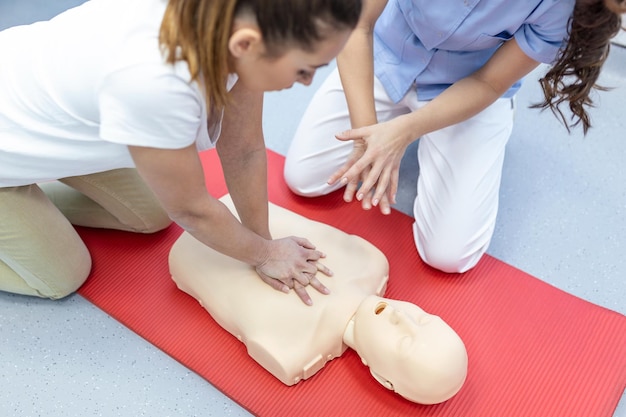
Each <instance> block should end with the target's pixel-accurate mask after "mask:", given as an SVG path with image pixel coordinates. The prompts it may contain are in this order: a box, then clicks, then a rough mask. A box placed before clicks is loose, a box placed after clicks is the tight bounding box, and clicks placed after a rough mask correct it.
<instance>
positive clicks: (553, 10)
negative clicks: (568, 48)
mask: <svg viewBox="0 0 626 417" xmlns="http://www.w3.org/2000/svg"><path fill="white" fill-rule="evenodd" d="M573 9H574V1H573V0H546V1H543V2H541V4H540V6H539V7H537V9H535V11H534V12H533V13H532V14H531V15H530V16H529V18H528V19H527V20H526V23H525V24H523V25H522V26H521V27H520V29H519V30H518V31H517V32H516V33H515V40H516V41H517V43H518V45H519V46H520V48H521V49H522V51H524V53H526V54H527V55H528V56H529V57H531V58H532V59H534V60H536V61H539V62H543V63H546V64H550V63H552V62H553V61H554V60H555V59H556V58H557V56H558V53H559V50H560V49H561V47H562V46H563V45H564V44H565V42H566V41H567V36H568V29H569V19H570V16H571V15H572V12H573Z"/></svg>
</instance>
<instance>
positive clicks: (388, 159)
mask: <svg viewBox="0 0 626 417" xmlns="http://www.w3.org/2000/svg"><path fill="white" fill-rule="evenodd" d="M398 119H400V118H397V119H394V120H392V121H389V122H385V123H379V124H375V125H371V126H366V127H362V128H359V129H352V130H348V131H345V132H342V133H340V134H337V135H336V138H337V139H339V140H353V141H354V147H353V150H352V153H351V155H350V157H349V158H348V160H347V161H346V163H345V164H344V165H343V166H342V167H341V168H339V169H338V170H337V171H336V172H335V173H334V174H333V175H332V176H331V177H330V178H329V179H328V183H329V184H334V183H336V182H337V181H341V182H342V183H343V184H345V186H346V189H345V191H344V195H343V198H344V200H345V201H346V202H350V201H352V200H353V199H354V196H355V194H356V199H357V200H359V201H361V205H362V207H363V209H365V210H369V209H370V208H372V207H375V206H380V211H381V212H382V213H383V214H389V213H390V212H391V208H390V204H394V203H395V202H396V192H397V191H398V179H399V175H400V162H401V161H402V157H403V156H404V152H405V151H406V148H407V146H408V145H409V144H410V143H411V141H412V140H413V139H410V138H406V137H405V136H406V135H405V134H404V130H403V129H402V128H400V126H399V125H400V124H401V123H398ZM359 183H361V185H360V187H359Z"/></svg>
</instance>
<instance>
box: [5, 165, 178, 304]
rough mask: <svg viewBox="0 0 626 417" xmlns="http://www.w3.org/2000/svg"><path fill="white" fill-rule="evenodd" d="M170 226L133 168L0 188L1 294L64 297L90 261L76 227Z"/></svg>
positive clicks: (134, 228) (150, 228) (135, 229)
mask: <svg viewBox="0 0 626 417" xmlns="http://www.w3.org/2000/svg"><path fill="white" fill-rule="evenodd" d="M170 223H171V221H170V219H169V218H168V216H167V214H166V213H165V211H164V210H163V209H162V208H161V205H160V204H159V202H158V201H157V199H156V197H155V196H154V194H153V193H152V191H151V190H150V189H149V188H148V187H147V186H146V184H145V183H144V182H143V180H142V179H141V178H140V177H139V175H138V174H137V172H136V170H134V169H117V170H113V171H107V172H102V173H98V174H91V175H83V176H77V177H70V178H63V179H61V180H59V182H51V183H45V184H41V185H35V184H33V185H28V186H21V187H7V188H0V290H2V291H8V292H12V293H17V294H25V295H34V296H38V297H44V298H52V299H57V298H62V297H65V296H66V295H69V294H71V293H72V292H74V291H76V290H77V289H78V288H79V287H80V286H81V285H82V284H83V282H85V280H86V279H87V277H88V275H89V271H90V269H91V257H90V255H89V252H88V250H87V248H86V247H85V244H84V243H83V242H82V240H81V239H80V237H79V236H78V234H77V233H76V231H75V230H74V227H73V226H72V224H74V225H78V226H87V227H97V228H107V229H119V230H126V231H133V232H139V233H152V232H156V231H158V230H162V229H164V228H166V227H167V226H168V225H169V224H170Z"/></svg>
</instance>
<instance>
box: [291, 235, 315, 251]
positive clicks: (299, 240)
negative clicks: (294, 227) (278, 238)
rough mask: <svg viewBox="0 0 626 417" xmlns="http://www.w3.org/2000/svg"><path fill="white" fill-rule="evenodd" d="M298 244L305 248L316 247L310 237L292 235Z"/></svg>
mask: <svg viewBox="0 0 626 417" xmlns="http://www.w3.org/2000/svg"><path fill="white" fill-rule="evenodd" d="M291 238H292V239H293V240H294V241H295V242H296V243H297V244H298V245H300V246H302V247H303V248H306V249H315V245H314V244H312V243H311V242H310V241H309V239H306V238H303V237H298V236H292V237H291Z"/></svg>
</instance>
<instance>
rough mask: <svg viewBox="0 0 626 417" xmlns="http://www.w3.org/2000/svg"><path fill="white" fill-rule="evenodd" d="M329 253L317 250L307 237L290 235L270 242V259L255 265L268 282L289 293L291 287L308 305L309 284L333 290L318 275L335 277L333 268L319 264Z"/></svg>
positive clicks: (320, 288) (318, 289)
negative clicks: (320, 273)
mask: <svg viewBox="0 0 626 417" xmlns="http://www.w3.org/2000/svg"><path fill="white" fill-rule="evenodd" d="M325 256H326V255H325V254H324V253H323V252H320V251H318V250H316V249H315V246H314V245H313V244H311V242H309V241H308V240H307V239H304V238H300V237H295V236H290V237H286V238H282V239H275V240H272V241H270V242H269V252H268V256H267V259H266V260H265V262H263V263H262V264H261V265H258V266H257V267H256V271H257V273H258V274H259V276H260V277H261V279H262V280H263V282H265V283H266V284H268V285H269V286H271V287H272V288H274V289H275V290H278V291H282V292H289V291H290V290H291V289H292V288H293V290H294V291H295V292H296V294H298V297H300V299H301V300H302V301H303V302H304V303H305V304H307V305H313V301H312V300H311V297H310V296H309V294H308V292H307V291H306V286H308V285H310V286H311V287H313V288H315V289H316V290H317V291H319V292H320V293H322V294H329V293H330V290H329V289H328V288H327V287H326V286H325V285H324V284H322V283H321V282H320V281H319V280H318V279H317V277H316V274H317V271H320V272H322V273H323V274H325V275H328V276H332V274H333V273H332V271H331V270H330V269H328V268H327V267H326V266H325V265H323V264H322V263H320V262H319V261H320V259H322V258H324V257H325Z"/></svg>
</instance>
